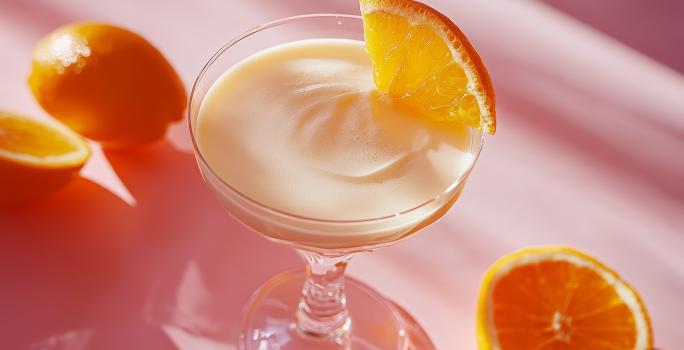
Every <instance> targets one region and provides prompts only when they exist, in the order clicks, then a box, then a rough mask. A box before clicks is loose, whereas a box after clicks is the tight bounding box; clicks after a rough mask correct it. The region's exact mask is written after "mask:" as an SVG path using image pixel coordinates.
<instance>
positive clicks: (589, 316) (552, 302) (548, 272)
mask: <svg viewBox="0 0 684 350" xmlns="http://www.w3.org/2000/svg"><path fill="white" fill-rule="evenodd" d="M477 331H478V343H479V347H480V349H481V350H532V349H545V350H575V349H576V350H579V349H582V350H603V349H605V350H650V349H652V348H653V333H652V329H651V323H650V321H649V316H648V313H647V311H646V308H645V306H644V304H643V302H642V301H641V298H640V297H639V295H638V294H637V292H636V291H635V290H634V289H633V288H632V287H631V286H630V285H629V284H628V283H627V282H625V281H623V280H622V279H621V278H620V276H618V275H617V274H616V273H615V272H614V271H612V270H611V269H610V268H608V267H606V266H605V265H604V264H603V263H601V262H600V261H598V260H596V259H595V258H593V257H591V256H589V255H587V254H585V253H582V252H579V251H577V250H574V249H572V248H567V247H556V246H550V247H537V248H527V249H523V250H521V251H518V252H515V253H512V254H509V255H507V256H504V257H503V258H501V259H499V260H498V261H497V262H496V263H494V264H493V265H492V266H491V267H490V268H489V270H488V271H487V273H486V274H485V277H484V279H483V282H482V286H481V289H480V297H479V305H478V319H477Z"/></svg>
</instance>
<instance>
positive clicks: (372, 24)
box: [360, 0, 496, 134]
mask: <svg viewBox="0 0 684 350" xmlns="http://www.w3.org/2000/svg"><path fill="white" fill-rule="evenodd" d="M360 5H361V14H362V15H363V23H364V34H365V39H366V49H367V51H368V54H369V56H370V58H371V61H372V62H373V68H374V79H375V84H376V86H377V88H378V89H379V90H380V91H383V92H386V93H389V95H390V96H392V97H393V98H396V99H399V100H401V101H402V102H404V103H405V104H407V105H409V106H411V107H412V108H414V109H415V110H417V111H419V112H420V113H422V114H425V115H428V116H430V117H432V118H434V119H436V120H438V121H443V120H448V121H458V122H461V123H464V124H467V125H470V126H472V127H476V128H482V129H484V130H487V132H489V133H490V134H494V132H495V131H496V112H495V95H494V88H493V87H492V82H491V79H490V78H489V74H488V73H487V69H486V68H485V66H484V64H483V63H482V59H480V56H479V55H478V53H477V51H475V49H474V48H473V46H472V44H471V43H470V41H468V38H466V36H465V34H463V32H462V31H461V30H460V29H459V28H458V27H457V26H456V25H455V24H454V23H453V22H452V21H451V20H449V19H448V18H447V17H446V16H445V15H443V14H441V13H439V12H438V11H437V10H435V9H433V8H431V7H429V6H427V5H424V4H422V3H419V2H416V1H410V0H360Z"/></svg>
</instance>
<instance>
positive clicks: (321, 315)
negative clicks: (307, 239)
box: [296, 251, 351, 338]
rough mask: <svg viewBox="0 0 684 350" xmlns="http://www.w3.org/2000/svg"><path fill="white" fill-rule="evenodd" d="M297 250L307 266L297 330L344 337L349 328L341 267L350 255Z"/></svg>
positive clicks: (343, 269)
mask: <svg viewBox="0 0 684 350" xmlns="http://www.w3.org/2000/svg"><path fill="white" fill-rule="evenodd" d="M300 253H301V254H302V255H303V256H304V258H306V261H307V267H306V280H305V281H304V288H303V289H302V299H301V300H300V302H299V307H298V309H297V315H296V319H297V326H298V327H299V330H300V331H303V332H305V333H306V334H308V335H311V336H316V337H335V338H340V337H344V336H345V335H347V334H348V333H349V330H350V329H351V319H350V318H349V312H348V311H347V298H346V296H345V294H344V271H345V270H346V269H347V262H348V261H349V259H350V258H351V255H349V254H346V255H335V256H328V255H320V254H316V253H312V252H305V251H300Z"/></svg>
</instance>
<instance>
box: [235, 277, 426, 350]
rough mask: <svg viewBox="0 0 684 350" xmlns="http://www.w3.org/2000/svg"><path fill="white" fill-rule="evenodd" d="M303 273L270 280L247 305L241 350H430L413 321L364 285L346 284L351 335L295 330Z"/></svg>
mask: <svg viewBox="0 0 684 350" xmlns="http://www.w3.org/2000/svg"><path fill="white" fill-rule="evenodd" d="M305 277H306V273H305V271H289V272H284V273H281V274H279V275H276V276H275V277H273V278H271V279H270V280H269V281H268V282H266V284H264V285H263V286H262V287H261V288H260V289H259V290H258V291H257V292H256V293H255V294H254V295H253V296H252V299H251V300H250V301H249V304H248V305H247V307H246V308H245V312H244V314H243V319H242V329H241V335H240V341H239V344H240V349H242V350H306V349H317V350H408V349H421V350H430V349H434V347H433V346H432V343H431V341H430V339H429V338H428V337H427V335H425V332H424V331H423V330H422V328H420V326H419V325H418V324H417V323H416V321H415V320H414V319H413V318H412V317H411V316H410V315H408V313H406V311H404V310H402V309H401V308H399V307H398V306H396V305H395V304H394V303H392V302H391V301H389V300H387V299H385V298H383V297H382V296H381V295H380V294H378V293H377V292H375V291H374V290H373V289H371V288H370V287H368V286H366V285H365V284H363V283H361V282H358V281H356V280H354V279H351V278H348V277H347V279H346V282H345V292H346V295H347V305H348V308H349V314H350V316H351V331H350V332H348V333H346V334H344V335H342V336H334V335H333V336H330V337H323V338H321V337H316V336H311V335H308V334H306V333H305V332H302V331H300V330H299V329H298V327H297V325H296V324H295V322H294V316H295V313H296V311H297V306H298V303H299V300H300V297H301V292H302V286H303V284H304V279H305Z"/></svg>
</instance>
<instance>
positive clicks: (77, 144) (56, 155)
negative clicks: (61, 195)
mask: <svg viewBox="0 0 684 350" xmlns="http://www.w3.org/2000/svg"><path fill="white" fill-rule="evenodd" d="M89 156H90V148H89V147H88V144H86V142H85V141H84V140H83V138H82V137H81V136H79V135H77V134H76V133H74V132H73V131H71V130H69V129H68V128H66V127H64V126H61V125H59V124H57V123H53V122H44V121H39V120H35V119H30V118H26V117H21V116H17V115H13V114H8V113H3V112H0V179H2V180H1V181H0V203H1V204H8V203H10V204H15V203H19V202H25V201H27V200H30V199H33V198H36V197H40V196H43V195H45V194H48V193H50V192H52V191H54V190H56V189H58V188H59V187H61V186H62V185H64V184H65V183H66V182H68V181H69V180H70V179H71V177H72V175H73V174H74V173H75V172H76V171H78V170H79V169H80V168H81V167H82V166H83V164H84V163H85V161H86V160H87V159H88V157H89Z"/></svg>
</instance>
